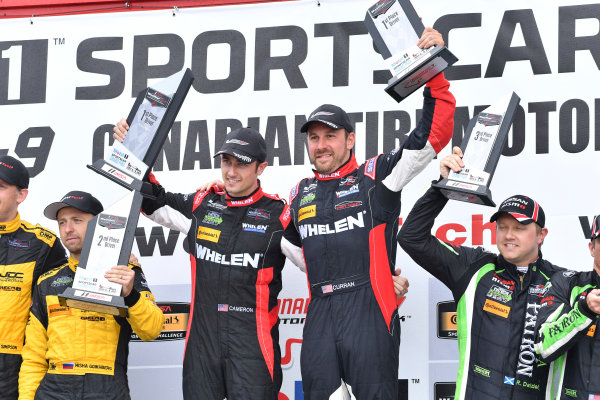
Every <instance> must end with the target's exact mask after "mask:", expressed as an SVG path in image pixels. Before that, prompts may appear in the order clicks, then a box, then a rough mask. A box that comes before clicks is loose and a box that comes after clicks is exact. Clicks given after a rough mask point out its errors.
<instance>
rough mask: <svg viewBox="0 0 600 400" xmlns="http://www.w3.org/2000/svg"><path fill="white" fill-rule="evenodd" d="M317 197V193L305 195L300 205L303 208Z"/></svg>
mask: <svg viewBox="0 0 600 400" xmlns="http://www.w3.org/2000/svg"><path fill="white" fill-rule="evenodd" d="M315 197H316V194H315V192H312V193H308V194H305V195H304V196H303V197H302V199H301V200H300V205H301V206H303V205H305V204H308V203H311V202H312V201H313V200H314V199H315Z"/></svg>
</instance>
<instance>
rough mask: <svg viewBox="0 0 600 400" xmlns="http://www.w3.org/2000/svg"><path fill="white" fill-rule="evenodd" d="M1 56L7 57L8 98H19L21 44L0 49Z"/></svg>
mask: <svg viewBox="0 0 600 400" xmlns="http://www.w3.org/2000/svg"><path fill="white" fill-rule="evenodd" d="M2 58H4V59H8V94H7V99H8V100H19V99H20V98H21V67H22V66H21V60H22V59H23V46H10V47H9V48H8V49H7V50H4V51H2Z"/></svg>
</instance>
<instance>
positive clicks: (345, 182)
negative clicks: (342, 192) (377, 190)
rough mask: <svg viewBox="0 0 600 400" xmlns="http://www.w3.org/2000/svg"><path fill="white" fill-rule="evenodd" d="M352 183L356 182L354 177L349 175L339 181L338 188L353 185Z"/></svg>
mask: <svg viewBox="0 0 600 400" xmlns="http://www.w3.org/2000/svg"><path fill="white" fill-rule="evenodd" d="M354 182H356V177H354V176H352V175H349V176H347V177H345V178H342V179H340V184H339V186H350V185H353V184H354Z"/></svg>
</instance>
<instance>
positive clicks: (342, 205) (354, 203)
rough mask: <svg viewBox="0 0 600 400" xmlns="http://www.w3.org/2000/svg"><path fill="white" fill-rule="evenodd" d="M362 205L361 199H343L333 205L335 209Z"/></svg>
mask: <svg viewBox="0 0 600 400" xmlns="http://www.w3.org/2000/svg"><path fill="white" fill-rule="evenodd" d="M359 206H362V201H343V202H341V203H338V204H336V205H335V209H336V210H338V211H339V210H345V209H346V208H351V207H359Z"/></svg>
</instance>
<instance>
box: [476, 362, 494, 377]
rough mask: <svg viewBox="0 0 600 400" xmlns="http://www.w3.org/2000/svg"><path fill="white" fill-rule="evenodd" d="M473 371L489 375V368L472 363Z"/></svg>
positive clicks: (485, 375)
mask: <svg viewBox="0 0 600 400" xmlns="http://www.w3.org/2000/svg"><path fill="white" fill-rule="evenodd" d="M473 372H475V373H476V374H479V375H481V376H484V377H486V378H489V377H490V375H491V371H490V370H489V369H487V368H483V367H480V366H479V365H473Z"/></svg>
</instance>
